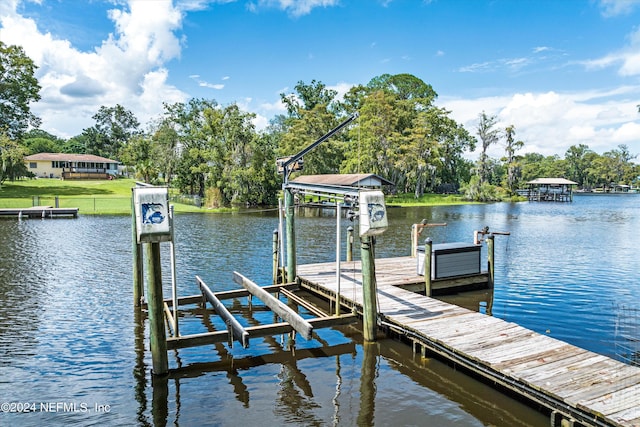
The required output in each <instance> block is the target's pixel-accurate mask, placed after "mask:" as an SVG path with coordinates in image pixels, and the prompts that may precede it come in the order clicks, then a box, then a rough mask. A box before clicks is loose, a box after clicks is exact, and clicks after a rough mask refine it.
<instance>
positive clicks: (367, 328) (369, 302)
mask: <svg viewBox="0 0 640 427" xmlns="http://www.w3.org/2000/svg"><path fill="white" fill-rule="evenodd" d="M374 239H375V238H374V237H372V236H362V237H361V238H360V242H361V243H360V259H361V262H362V293H363V296H362V305H363V311H364V313H363V318H362V321H363V325H362V326H363V327H362V329H363V331H362V333H363V338H364V340H365V341H375V340H376V333H377V330H378V303H377V299H376V271H375V270H376V267H375V257H374V253H375V251H374V249H375V247H374V245H375V240H374Z"/></svg>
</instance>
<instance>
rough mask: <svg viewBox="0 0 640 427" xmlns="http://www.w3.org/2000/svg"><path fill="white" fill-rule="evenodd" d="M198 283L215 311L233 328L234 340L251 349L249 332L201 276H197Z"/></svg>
mask: <svg viewBox="0 0 640 427" xmlns="http://www.w3.org/2000/svg"><path fill="white" fill-rule="evenodd" d="M196 281H197V282H198V286H200V290H201V291H202V294H203V295H204V297H205V298H206V299H207V301H209V302H210V303H211V305H212V306H213V309H214V310H215V311H216V313H218V315H220V317H222V319H223V320H224V321H225V323H226V324H227V325H228V326H229V327H230V328H231V333H232V335H233V338H234V339H236V340H238V341H239V342H240V344H242V346H243V347H244V348H248V347H249V333H248V332H247V330H246V329H245V328H244V327H243V326H242V325H241V324H240V322H238V321H237V320H236V318H235V317H233V314H231V313H230V312H229V310H227V308H226V307H225V306H224V304H222V303H221V302H220V300H219V299H218V298H216V296H215V295H214V294H213V292H211V289H209V287H208V286H207V285H206V283H204V282H203V281H202V279H201V278H200V277H199V276H196Z"/></svg>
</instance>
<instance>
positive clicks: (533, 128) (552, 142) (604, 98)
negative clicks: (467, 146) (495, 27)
mask: <svg viewBox="0 0 640 427" xmlns="http://www.w3.org/2000/svg"><path fill="white" fill-rule="evenodd" d="M614 95H623V96H624V95H626V98H628V99H627V100H626V101H625V100H620V99H618V98H614ZM638 98H640V88H633V87H629V88H626V89H625V88H621V89H619V90H616V91H610V92H596V91H588V92H575V93H557V92H544V93H515V94H513V95H510V96H503V97H490V98H478V99H465V100H462V99H447V98H441V99H439V100H438V102H437V104H438V105H440V106H442V107H444V108H446V109H447V110H450V111H451V117H452V118H454V119H455V120H456V121H458V122H459V123H462V124H463V125H464V126H465V128H466V129H467V131H468V132H469V133H471V134H472V135H474V136H477V135H476V132H477V125H478V116H479V114H480V113H481V112H482V111H485V112H486V113H487V114H488V115H495V116H496V117H497V119H498V123H497V125H496V126H497V128H499V129H504V128H506V127H507V126H509V125H513V126H515V129H516V138H517V139H518V140H521V141H523V142H524V144H525V145H524V148H523V150H522V153H527V152H536V153H540V154H543V155H546V156H548V155H554V154H557V155H560V156H561V157H562V156H564V153H565V152H566V150H567V149H568V148H569V147H570V146H572V145H578V144H585V145H588V146H589V147H590V148H591V149H592V150H594V151H596V152H598V153H603V152H605V151H609V150H611V149H613V148H615V147H616V146H617V145H619V144H626V145H628V146H629V148H630V150H631V152H632V153H640V139H639V138H638V135H640V115H639V114H638V111H637V107H636V104H637V99H638ZM477 155H478V153H477V152H476V153H471V154H469V158H470V159H473V160H475V159H476V158H477ZM489 155H491V156H493V157H501V156H503V155H504V147H503V146H501V145H498V146H493V147H491V148H490V150H489Z"/></svg>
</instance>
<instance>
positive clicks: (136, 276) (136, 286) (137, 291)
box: [131, 189, 144, 307]
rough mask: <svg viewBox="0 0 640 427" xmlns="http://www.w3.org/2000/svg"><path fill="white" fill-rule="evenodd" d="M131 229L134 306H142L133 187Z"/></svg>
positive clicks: (139, 248) (140, 246) (141, 278)
mask: <svg viewBox="0 0 640 427" xmlns="http://www.w3.org/2000/svg"><path fill="white" fill-rule="evenodd" d="M131 231H132V238H131V253H132V254H133V306H134V307H140V306H141V304H142V298H143V296H144V292H143V289H144V273H143V269H142V245H141V244H140V243H138V232H137V229H136V213H135V200H134V197H133V189H132V196H131Z"/></svg>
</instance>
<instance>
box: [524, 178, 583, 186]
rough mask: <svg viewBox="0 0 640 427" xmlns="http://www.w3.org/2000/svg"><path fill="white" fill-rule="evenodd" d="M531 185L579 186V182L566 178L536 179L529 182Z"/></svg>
mask: <svg viewBox="0 0 640 427" xmlns="http://www.w3.org/2000/svg"><path fill="white" fill-rule="evenodd" d="M527 184H531V185H578V183H577V182H573V181H570V180H568V179H565V178H536V179H534V180H533V181H529V182H527Z"/></svg>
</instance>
